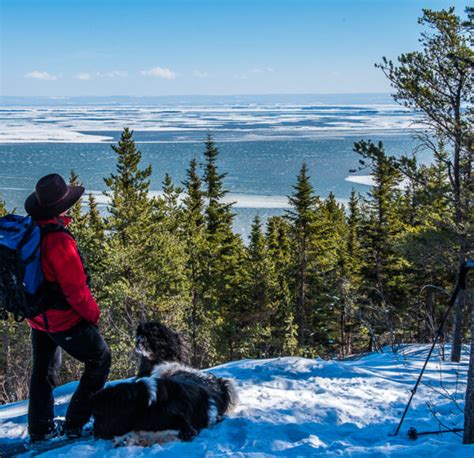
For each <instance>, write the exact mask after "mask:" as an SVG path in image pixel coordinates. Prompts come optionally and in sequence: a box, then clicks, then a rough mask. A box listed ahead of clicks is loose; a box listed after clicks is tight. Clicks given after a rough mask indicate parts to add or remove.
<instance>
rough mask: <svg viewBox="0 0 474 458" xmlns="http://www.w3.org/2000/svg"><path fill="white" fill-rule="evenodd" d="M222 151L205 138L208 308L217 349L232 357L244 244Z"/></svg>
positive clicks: (206, 281)
mask: <svg viewBox="0 0 474 458" xmlns="http://www.w3.org/2000/svg"><path fill="white" fill-rule="evenodd" d="M218 155H219V150H218V149H217V147H216V145H215V143H214V141H213V139H212V136H211V135H210V134H208V136H207V139H206V141H205V151H204V157H205V164H204V176H203V182H204V192H205V200H206V209H205V216H206V228H207V229H206V235H207V241H208V254H207V268H206V274H205V286H206V298H205V300H206V304H207V305H206V307H207V308H208V310H212V311H213V314H214V318H213V322H214V323H215V324H216V325H217V324H218V326H216V327H215V329H214V330H213V335H214V336H215V338H216V341H215V348H216V351H217V352H218V353H219V354H220V355H222V356H223V355H224V354H226V355H227V357H228V358H230V359H232V358H233V357H234V352H235V339H236V335H237V332H238V327H239V324H238V322H236V320H235V311H236V310H238V309H239V307H240V306H241V301H242V299H241V297H242V291H241V288H242V282H241V279H240V275H241V274H242V271H241V268H240V266H241V265H242V262H243V256H244V247H243V243H242V240H241V238H240V237H239V236H237V235H236V234H234V232H233V228H232V223H233V219H234V214H233V213H232V205H233V204H232V203H225V202H223V201H222V200H223V198H224V197H225V195H226V194H227V193H228V191H227V190H226V189H225V188H224V183H223V180H224V178H225V176H226V174H225V173H222V174H221V173H220V172H219V170H218V166H217V158H218Z"/></svg>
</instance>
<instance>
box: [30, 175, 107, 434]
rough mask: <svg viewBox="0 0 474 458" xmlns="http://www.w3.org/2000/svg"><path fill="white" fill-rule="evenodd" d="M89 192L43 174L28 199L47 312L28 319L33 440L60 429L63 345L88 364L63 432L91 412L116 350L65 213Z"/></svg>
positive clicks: (78, 427)
mask: <svg viewBox="0 0 474 458" xmlns="http://www.w3.org/2000/svg"><path fill="white" fill-rule="evenodd" d="M83 192H84V188H83V187H82V186H68V185H67V184H66V183H65V181H64V179H63V178H62V177H61V176H60V175H57V174H51V175H47V176H45V177H43V178H41V179H40V180H39V181H38V183H37V185H36V190H35V192H34V193H32V194H31V195H30V196H29V197H28V198H27V199H26V201H25V210H26V212H27V213H28V214H29V215H31V217H32V218H33V219H34V220H35V221H36V223H37V224H38V225H39V226H40V228H41V232H42V237H41V246H40V250H41V266H42V269H43V273H44V277H45V294H44V296H42V304H41V305H42V308H43V309H44V310H45V311H44V313H41V314H40V315H38V316H36V317H34V318H32V319H29V320H27V321H28V324H29V325H30V326H31V328H32V332H31V338H32V345H33V370H32V374H31V383H30V401H29V406H28V431H29V434H30V440H31V442H36V441H41V440H45V439H48V438H51V437H54V436H55V435H58V434H61V433H62V431H61V429H62V428H59V427H58V424H57V423H55V422H54V399H53V388H54V387H55V386H56V385H57V383H58V372H59V367H60V365H61V349H63V350H65V351H66V352H67V353H69V354H70V355H71V356H72V357H73V358H75V359H77V360H78V361H80V362H82V363H84V364H85V367H84V372H83V374H82V377H81V380H80V382H79V385H78V387H77V389H76V391H75V392H74V395H73V396H72V398H71V401H70V403H69V407H68V409H67V413H66V421H65V423H64V428H63V430H64V433H65V434H67V435H68V436H69V437H79V436H80V435H81V433H82V427H83V426H84V425H85V424H86V423H87V422H88V421H89V419H90V416H91V411H92V406H91V402H90V397H91V395H92V394H93V393H95V392H96V391H98V390H100V389H101V388H102V387H103V386H104V384H105V381H106V380H107V376H108V374H109V370H110V362H111V355H110V351H109V348H108V347H107V344H106V343H105V342H104V340H103V339H102V337H101V335H100V333H99V330H98V327H97V323H98V322H99V318H100V312H99V307H98V306H97V303H96V301H95V300H94V298H93V297H92V294H91V291H90V289H89V286H88V277H87V275H86V272H85V270H84V267H83V264H82V259H81V257H80V254H79V251H78V249H77V246H76V242H75V240H74V237H73V236H72V234H71V233H70V232H69V231H68V230H67V229H66V227H67V225H68V224H69V222H70V221H71V220H70V218H68V217H67V216H66V212H67V210H68V209H69V208H71V206H72V205H74V204H75V203H76V202H77V201H78V200H79V198H80V197H81V195H82V194H83Z"/></svg>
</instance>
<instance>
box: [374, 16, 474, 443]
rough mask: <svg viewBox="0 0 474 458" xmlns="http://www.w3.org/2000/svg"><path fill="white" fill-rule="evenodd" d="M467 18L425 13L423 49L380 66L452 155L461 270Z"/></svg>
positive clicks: (458, 329)
mask: <svg viewBox="0 0 474 458" xmlns="http://www.w3.org/2000/svg"><path fill="white" fill-rule="evenodd" d="M467 12H468V20H467V21H466V22H463V21H462V19H461V18H460V17H459V16H457V15H456V14H455V9H454V8H449V9H448V10H441V11H432V10H429V9H424V10H423V16H422V17H421V18H420V19H419V21H418V22H419V23H420V24H421V25H423V26H424V27H425V29H424V31H423V32H422V33H421V38H420V44H421V49H420V50H419V51H413V52H409V53H405V54H402V55H401V56H400V57H399V58H398V63H397V64H394V63H393V62H392V61H388V60H387V59H386V58H384V59H383V61H382V63H381V64H379V65H377V66H378V67H379V68H381V69H382V71H383V72H384V74H385V75H386V76H387V78H388V79H389V80H390V82H391V84H392V86H393V88H394V89H395V94H394V98H395V100H396V101H398V102H399V103H401V104H403V105H404V106H406V107H409V108H414V109H416V110H418V111H419V112H420V113H421V114H422V122H423V123H424V124H425V125H426V126H427V127H428V128H429V133H427V135H426V139H427V143H428V144H430V143H431V137H432V133H433V132H434V134H435V135H436V137H437V138H438V140H440V141H442V142H444V143H446V144H447V145H448V147H449V149H450V150H451V151H452V153H451V154H450V157H449V160H448V161H447V164H448V168H449V172H448V173H449V183H450V185H451V188H452V189H451V196H452V200H453V204H454V220H455V223H456V226H457V230H458V232H459V233H460V237H459V239H460V242H459V246H458V267H460V266H461V264H462V263H463V262H464V260H465V258H466V256H467V255H468V253H469V252H470V250H471V247H470V246H469V245H468V239H469V237H468V235H467V233H466V231H465V229H466V222H467V220H468V218H469V215H470V213H471V211H472V210H471V206H472V201H471V196H470V192H469V187H470V185H471V181H472V163H473V160H472V150H470V149H469V139H470V138H471V137H472V92H473V88H474V80H473V78H472V66H473V61H474V50H473V49H472V47H471V46H470V45H471V44H472V43H470V41H471V40H472V36H471V34H470V31H471V28H472V10H471V12H470V10H468V11H467ZM466 107H470V109H466ZM435 153H436V151H435ZM464 302H465V294H464V291H461V293H460V294H459V295H458V301H457V306H456V308H455V314H456V318H455V329H454V332H453V346H452V354H451V359H452V361H459V360H460V355H461V340H462V313H463V307H464ZM473 440H474V438H473Z"/></svg>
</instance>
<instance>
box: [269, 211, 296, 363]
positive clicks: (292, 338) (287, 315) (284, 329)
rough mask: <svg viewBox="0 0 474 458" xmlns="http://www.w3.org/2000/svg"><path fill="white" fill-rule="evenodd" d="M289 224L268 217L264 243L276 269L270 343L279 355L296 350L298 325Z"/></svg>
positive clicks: (279, 218)
mask: <svg viewBox="0 0 474 458" xmlns="http://www.w3.org/2000/svg"><path fill="white" fill-rule="evenodd" d="M290 230H291V228H290V224H289V222H288V221H287V220H286V219H284V218H283V217H281V216H273V217H270V218H269V219H268V221H267V233H266V243H267V247H268V254H269V257H270V259H271V261H272V263H273V270H274V272H275V273H276V282H277V286H276V291H275V302H276V305H275V312H274V314H273V316H272V325H271V328H272V342H273V344H272V347H273V348H274V350H273V351H274V354H275V355H276V356H280V355H281V354H282V353H283V354H285V355H288V354H289V355H297V354H298V340H297V338H296V337H297V334H298V332H297V331H298V326H297V325H296V324H295V323H294V316H295V310H296V309H295V300H294V295H293V291H294V288H292V280H291V276H292V274H293V270H292V267H291V265H292V262H293V252H292V244H291V239H290Z"/></svg>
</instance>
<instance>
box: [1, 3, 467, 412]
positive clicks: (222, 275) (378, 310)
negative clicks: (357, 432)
mask: <svg viewBox="0 0 474 458" xmlns="http://www.w3.org/2000/svg"><path fill="white" fill-rule="evenodd" d="M473 15H474V10H473V9H468V10H467V17H466V18H464V19H463V18H461V17H459V16H457V15H456V14H455V12H454V9H451V10H447V11H430V10H424V12H423V16H422V17H421V18H420V23H421V24H422V25H423V26H424V30H425V32H424V33H423V34H422V35H421V38H420V50H418V51H414V52H409V53H406V54H402V55H400V56H399V58H398V60H397V61H396V62H392V61H390V60H387V59H385V58H383V59H382V61H381V62H380V63H379V64H377V67H379V69H380V71H382V72H383V73H384V74H385V75H386V77H387V78H388V79H389V81H390V83H391V85H392V88H393V97H394V100H395V101H396V102H398V103H400V104H401V105H403V106H405V107H407V108H409V109H413V110H417V111H418V112H419V113H420V114H421V115H422V122H423V128H421V129H419V130H418V131H417V138H418V140H419V144H420V146H423V147H424V148H429V149H430V150H431V153H432V158H433V160H432V162H431V163H429V164H422V163H419V162H418V161H417V156H416V151H413V152H410V154H409V155H402V156H397V157H394V156H390V155H388V154H387V153H386V152H385V150H384V145H383V142H381V141H378V140H377V139H374V140H373V141H372V140H367V139H366V140H360V141H358V142H356V143H355V144H354V153H355V161H354V162H355V163H358V167H359V169H360V170H362V171H364V173H367V174H370V175H372V177H373V180H374V186H373V187H372V188H371V190H370V192H368V193H366V194H358V193H356V192H355V191H353V192H352V194H351V198H350V201H349V204H348V205H347V206H344V205H342V204H340V203H338V201H337V200H336V198H335V196H334V195H332V194H329V195H328V196H327V197H322V196H318V195H316V194H315V192H314V189H313V186H312V184H311V176H317V175H318V173H324V171H323V170H308V167H307V166H306V164H305V163H302V164H301V168H300V172H299V174H298V176H297V177H295V183H294V187H293V191H292V193H291V195H289V196H288V199H289V203H290V205H291V208H290V209H289V210H288V211H286V213H285V214H284V215H282V216H274V217H271V218H269V219H268V221H266V222H265V224H263V222H262V221H261V220H260V219H259V218H258V217H256V218H255V219H254V221H253V224H252V229H251V236H250V238H249V240H248V241H244V240H243V239H242V237H241V236H240V235H239V234H237V233H235V232H234V231H233V218H234V214H233V208H232V204H228V203H224V202H223V198H224V196H225V195H226V193H227V192H228V190H227V187H226V172H225V170H221V168H220V167H219V147H218V145H217V144H216V142H215V141H214V139H213V137H212V133H208V135H207V137H206V138H205V139H203V144H202V150H201V151H196V159H193V160H192V161H191V162H190V163H189V166H188V168H187V173H186V176H187V178H186V180H185V181H184V182H182V183H176V182H174V181H173V179H172V177H171V176H169V175H166V177H165V179H164V181H163V183H162V194H160V196H158V197H150V195H149V190H150V177H151V175H152V173H156V172H157V171H156V170H155V171H153V170H152V169H151V167H150V166H148V165H147V164H144V163H143V162H142V158H141V153H140V150H139V148H138V146H137V145H136V144H135V142H134V139H133V131H131V130H129V129H128V128H124V130H123V132H122V134H121V138H120V141H118V143H117V144H116V145H113V146H112V148H113V150H114V151H115V153H116V164H115V171H114V172H113V173H112V174H110V175H109V176H107V177H104V183H105V187H106V191H104V193H105V195H106V196H107V198H108V204H107V209H106V211H105V212H103V211H100V210H99V206H98V204H97V202H96V201H95V199H94V197H93V196H92V195H89V196H86V197H84V198H83V201H82V202H79V203H77V204H76V205H75V206H74V207H73V208H72V209H71V211H70V213H71V216H72V218H73V223H72V225H71V227H70V228H71V231H72V233H73V234H74V236H75V238H76V241H77V244H78V247H79V249H80V251H81V253H82V255H83V257H84V259H85V265H86V266H87V269H88V271H89V273H90V275H91V277H92V290H93V294H94V297H95V298H96V299H97V302H98V303H99V305H100V308H101V312H102V318H101V322H100V329H101V333H102V334H103V335H104V338H105V340H106V341H107V343H108V344H109V346H110V348H111V351H112V355H113V362H112V373H111V375H110V378H111V379H117V378H125V377H129V376H132V375H134V374H135V373H136V364H137V359H136V357H135V356H134V354H133V348H134V345H135V342H134V335H135V329H136V327H137V325H138V324H139V323H140V322H141V321H143V320H151V319H153V320H160V321H162V322H163V323H165V324H166V325H168V326H170V327H172V328H174V329H176V330H177V331H179V332H180V333H182V334H183V335H184V336H185V337H186V340H187V342H188V344H189V348H190V354H191V362H192V364H193V365H194V366H196V367H200V368H203V367H209V366H211V365H216V364H219V363H222V362H226V361H231V360H239V359H243V358H267V357H275V356H282V355H298V356H304V357H309V358H313V357H317V356H318V357H321V358H345V357H348V356H350V355H354V354H358V353H363V352H366V351H383V348H384V346H387V345H389V346H391V347H392V348H393V349H394V350H396V349H397V347H398V346H399V345H400V344H402V343H407V342H420V343H423V342H431V341H432V339H433V336H434V333H435V331H436V329H437V326H438V324H439V322H440V320H441V318H442V316H443V314H444V312H445V308H446V304H447V300H448V295H447V294H449V293H450V292H451V290H452V289H453V288H454V285H455V282H456V275H457V272H458V267H459V265H460V264H461V263H462V262H463V261H464V260H465V259H466V258H468V257H470V256H471V257H472V250H473V222H474V212H473V211H472V202H473V195H474V194H473V193H474V184H473V180H472V159H473V139H474V135H473V128H472V126H473V123H472V121H473V115H474V111H473V105H472V102H473V100H472V97H473V91H472V89H473V88H472V86H473V82H472V68H473V62H474V51H473V49H472V30H473V19H474V16H473ZM202 154H203V155H204V156H203V157H204V160H203V161H202V163H201V162H200V161H199V160H198V157H201V156H202ZM160 172H162V171H160ZM81 178H82V177H79V176H77V174H76V173H75V172H74V171H71V174H70V182H71V183H72V184H78V183H80V182H81ZM11 211H13V209H11V208H7V205H6V204H5V203H3V202H2V203H0V214H6V213H7V212H11ZM16 211H17V212H19V213H21V212H22V209H17V210H16ZM472 283H473V282H472V281H471V282H470V284H471V286H470V288H468V290H467V291H466V293H465V294H460V295H459V297H458V301H457V304H456V306H455V310H454V313H453V314H452V316H451V317H450V319H449V322H448V324H447V326H446V327H445V329H444V334H443V336H442V342H446V343H447V342H449V343H452V351H451V353H450V354H446V358H447V359H448V358H450V359H451V360H452V361H459V358H460V355H461V345H462V343H467V342H469V339H470V336H471V331H470V325H471V318H470V316H471V309H472ZM0 332H1V339H2V345H1V348H0V367H1V370H0V403H2V404H3V403H7V402H13V401H16V400H20V399H25V398H27V397H28V378H29V371H30V369H31V368H30V357H29V352H30V344H29V328H28V326H27V325H26V324H25V323H15V322H14V321H13V320H9V321H2V322H0ZM80 373H81V367H79V366H78V365H77V364H76V363H74V362H73V360H68V359H66V360H65V364H63V369H62V382H63V383H64V382H67V381H70V380H73V379H77V378H78V377H79V376H80Z"/></svg>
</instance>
